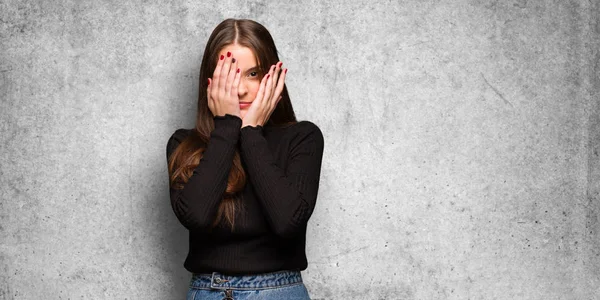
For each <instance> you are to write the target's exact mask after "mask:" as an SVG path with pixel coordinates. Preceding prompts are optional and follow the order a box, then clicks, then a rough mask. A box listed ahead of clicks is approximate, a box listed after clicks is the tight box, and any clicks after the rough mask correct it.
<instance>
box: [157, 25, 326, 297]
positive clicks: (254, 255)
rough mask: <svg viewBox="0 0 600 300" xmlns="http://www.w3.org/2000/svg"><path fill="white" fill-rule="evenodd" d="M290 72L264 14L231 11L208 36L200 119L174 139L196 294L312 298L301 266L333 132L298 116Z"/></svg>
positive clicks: (174, 172) (178, 206)
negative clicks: (245, 16)
mask: <svg viewBox="0 0 600 300" xmlns="http://www.w3.org/2000/svg"><path fill="white" fill-rule="evenodd" d="M286 73H287V68H282V62H280V61H279V58H278V56H277V48H276V47H275V44H274V42H273V39H272V37H271V35H270V34H269V32H268V31H267V29H266V28H265V27H263V26H262V25H260V24H258V23H256V22H254V21H251V20H240V19H237V20H236V19H228V20H225V21H223V22H222V23H221V24H219V25H218V26H217V27H216V28H215V29H214V31H213V32H212V34H211V36H210V38H209V39H208V42H207V43H206V49H205V50H204V56H203V58H202V66H201V67H200V92H199V97H198V110H197V117H196V125H195V127H194V128H192V129H189V130H188V129H178V130H176V131H175V132H174V133H173V135H172V136H171V137H170V138H169V141H168V144H167V161H168V171H169V182H170V198H171V205H172V207H173V211H174V212H175V215H176V216H177V218H178V219H179V221H180V222H181V224H183V226H185V227H186V228H187V229H188V230H189V247H190V248H189V252H188V256H187V258H186V260H185V263H184V267H185V268H186V269H187V270H188V271H190V272H191V273H192V278H191V282H190V289H189V292H188V296H187V297H188V299H236V300H237V299H309V296H308V292H307V290H306V287H305V286H304V284H303V283H302V277H301V275H300V271H301V270H304V269H306V267H307V259H306V254H305V250H304V249H305V240H306V225H307V222H308V220H309V218H310V216H311V214H312V212H313V209H314V207H315V202H316V200H317V191H318V188H319V176H320V172H321V160H322V157H323V146H324V141H323V135H322V133H321V131H320V129H319V128H318V127H317V126H316V125H315V124H314V123H312V122H309V121H300V122H298V121H296V117H295V114H294V110H293V109H292V104H291V102H290V97H289V95H288V92H287V89H286V87H285V84H284V81H285V77H286Z"/></svg>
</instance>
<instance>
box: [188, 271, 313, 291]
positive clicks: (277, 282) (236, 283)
mask: <svg viewBox="0 0 600 300" xmlns="http://www.w3.org/2000/svg"><path fill="white" fill-rule="evenodd" d="M301 282H302V275H300V271H279V272H272V273H262V274H253V275H241V276H232V275H225V274H221V273H218V272H213V273H212V274H199V273H193V274H192V279H191V281H190V288H197V289H237V290H245V289H246V290H257V289H268V288H275V287H282V286H286V285H292V284H296V283H301Z"/></svg>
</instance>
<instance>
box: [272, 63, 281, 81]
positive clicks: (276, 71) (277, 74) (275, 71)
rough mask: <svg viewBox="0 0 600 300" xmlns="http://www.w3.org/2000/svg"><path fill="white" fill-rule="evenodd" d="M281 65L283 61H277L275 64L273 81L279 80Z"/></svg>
mask: <svg viewBox="0 0 600 300" xmlns="http://www.w3.org/2000/svg"><path fill="white" fill-rule="evenodd" d="M281 65H283V63H282V62H277V63H276V64H275V69H274V70H273V76H272V77H273V82H277V80H278V79H279V75H280V74H279V71H280V70H281Z"/></svg>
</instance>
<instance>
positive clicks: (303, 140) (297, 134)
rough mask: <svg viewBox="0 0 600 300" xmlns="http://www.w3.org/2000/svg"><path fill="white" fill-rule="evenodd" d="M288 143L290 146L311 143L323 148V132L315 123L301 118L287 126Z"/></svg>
mask: <svg viewBox="0 0 600 300" xmlns="http://www.w3.org/2000/svg"><path fill="white" fill-rule="evenodd" d="M288 134H289V135H290V143H291V145H292V147H297V146H306V145H312V146H313V147H316V148H320V149H323V146H324V138H323V132H322V131H321V129H320V128H319V126H317V124H315V123H313V122H311V121H307V120H303V121H298V122H297V123H296V124H294V125H292V126H290V127H289V128H288Z"/></svg>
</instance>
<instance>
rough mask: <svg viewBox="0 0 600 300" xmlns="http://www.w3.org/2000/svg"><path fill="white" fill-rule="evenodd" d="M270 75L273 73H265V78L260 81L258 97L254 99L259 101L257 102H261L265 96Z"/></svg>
mask: <svg viewBox="0 0 600 300" xmlns="http://www.w3.org/2000/svg"><path fill="white" fill-rule="evenodd" d="M269 76H271V74H267V75H265V77H263V79H262V80H261V81H260V86H259V88H258V92H256V99H254V101H258V103H257V104H261V102H262V100H263V98H264V95H265V87H266V85H267V80H268V79H269Z"/></svg>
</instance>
